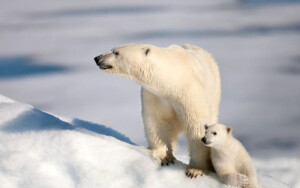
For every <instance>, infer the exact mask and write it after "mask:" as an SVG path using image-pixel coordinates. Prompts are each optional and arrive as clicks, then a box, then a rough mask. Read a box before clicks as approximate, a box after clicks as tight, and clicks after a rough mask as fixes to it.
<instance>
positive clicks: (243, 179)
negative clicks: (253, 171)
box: [236, 174, 249, 187]
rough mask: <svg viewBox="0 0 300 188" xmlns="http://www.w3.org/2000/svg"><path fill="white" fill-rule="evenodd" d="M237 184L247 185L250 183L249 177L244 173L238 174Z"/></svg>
mask: <svg viewBox="0 0 300 188" xmlns="http://www.w3.org/2000/svg"><path fill="white" fill-rule="evenodd" d="M236 179H237V184H238V186H242V187H243V186H245V185H248V184H249V178H248V177H247V176H246V175H244V174H237V177H236Z"/></svg>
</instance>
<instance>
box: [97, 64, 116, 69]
mask: <svg viewBox="0 0 300 188" xmlns="http://www.w3.org/2000/svg"><path fill="white" fill-rule="evenodd" d="M99 68H100V69H102V70H106V69H111V68H113V66H111V65H107V64H100V65H99Z"/></svg>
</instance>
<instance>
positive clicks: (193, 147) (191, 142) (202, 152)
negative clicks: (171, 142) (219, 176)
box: [186, 137, 214, 178]
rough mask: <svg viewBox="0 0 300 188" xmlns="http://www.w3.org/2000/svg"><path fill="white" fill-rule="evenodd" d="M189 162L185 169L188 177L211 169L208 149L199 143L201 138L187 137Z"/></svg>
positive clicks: (205, 172)
mask: <svg viewBox="0 0 300 188" xmlns="http://www.w3.org/2000/svg"><path fill="white" fill-rule="evenodd" d="M187 141H188V146H189V153H190V163H189V165H188V167H187V169H186V175H187V176H188V177H190V178H193V177H197V176H202V175H204V174H207V173H208V172H210V171H214V170H213V166H212V163H211V160H210V149H209V148H207V147H205V146H204V145H203V144H202V143H201V139H200V138H199V139H189V138H188V137H187Z"/></svg>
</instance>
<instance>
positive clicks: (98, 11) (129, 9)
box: [34, 6, 166, 18]
mask: <svg viewBox="0 0 300 188" xmlns="http://www.w3.org/2000/svg"><path fill="white" fill-rule="evenodd" d="M165 9H166V8H165V7H161V6H114V7H101V8H99V7H96V8H81V9H69V10H63V11H54V12H49V13H39V14H37V15H34V17H37V18H60V17H70V16H72V17H73V16H80V17H82V16H92V15H119V14H124V15H125V14H128V15H131V14H145V13H151V12H158V11H163V10H165Z"/></svg>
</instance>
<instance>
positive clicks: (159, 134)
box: [142, 89, 180, 166]
mask: <svg viewBox="0 0 300 188" xmlns="http://www.w3.org/2000/svg"><path fill="white" fill-rule="evenodd" d="M142 116H143V121H144V126H145V135H146V138H147V141H148V144H149V149H150V153H151V155H152V157H153V158H154V159H155V161H157V163H158V164H160V165H162V166H164V165H169V164H174V160H175V157H174V155H173V151H174V148H175V145H176V142H177V136H178V133H179V131H180V129H179V127H178V126H174V124H176V123H175V121H176V120H175V119H174V117H176V116H175V114H174V110H173V108H172V106H171V105H170V104H168V103H167V102H166V101H164V100H163V99H160V98H159V97H158V96H156V95H154V94H152V93H150V92H149V91H147V90H145V89H142Z"/></svg>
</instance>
